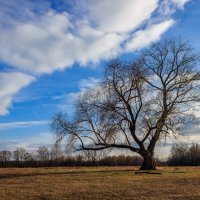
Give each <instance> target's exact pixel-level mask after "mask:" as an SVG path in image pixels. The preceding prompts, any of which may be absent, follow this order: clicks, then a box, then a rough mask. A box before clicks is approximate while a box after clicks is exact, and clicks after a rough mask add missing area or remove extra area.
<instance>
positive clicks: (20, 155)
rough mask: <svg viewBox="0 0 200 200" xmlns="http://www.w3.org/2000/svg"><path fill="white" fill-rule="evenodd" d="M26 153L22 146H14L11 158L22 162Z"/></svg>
mask: <svg viewBox="0 0 200 200" xmlns="http://www.w3.org/2000/svg"><path fill="white" fill-rule="evenodd" d="M26 153H27V151H26V149H24V148H22V147H19V148H16V150H15V151H14V152H13V158H14V159H15V160H16V161H20V162H23V161H25V157H26Z"/></svg>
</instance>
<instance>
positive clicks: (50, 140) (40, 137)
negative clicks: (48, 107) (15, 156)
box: [0, 132, 55, 151]
mask: <svg viewBox="0 0 200 200" xmlns="http://www.w3.org/2000/svg"><path fill="white" fill-rule="evenodd" d="M54 142H55V139H54V136H53V134H52V133H49V132H42V133H36V134H35V135H34V136H32V137H24V138H23V139H20V140H0V150H3V149H6V150H11V151H13V150H15V149H16V148H17V147H23V148H25V149H27V150H28V151H36V150H37V149H38V147H40V146H43V145H45V146H47V147H51V146H52V145H53V144H54Z"/></svg>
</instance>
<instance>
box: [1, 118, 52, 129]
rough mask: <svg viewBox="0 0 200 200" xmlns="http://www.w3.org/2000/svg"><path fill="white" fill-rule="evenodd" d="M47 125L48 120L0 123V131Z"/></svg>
mask: <svg viewBox="0 0 200 200" xmlns="http://www.w3.org/2000/svg"><path fill="white" fill-rule="evenodd" d="M48 124H49V121H48V120H43V121H24V122H9V123H0V130H5V129H12V128H26V127H30V126H38V125H48Z"/></svg>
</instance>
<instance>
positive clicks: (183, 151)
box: [168, 143, 200, 166]
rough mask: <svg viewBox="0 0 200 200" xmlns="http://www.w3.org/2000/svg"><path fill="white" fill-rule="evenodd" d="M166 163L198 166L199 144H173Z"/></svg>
mask: <svg viewBox="0 0 200 200" xmlns="http://www.w3.org/2000/svg"><path fill="white" fill-rule="evenodd" d="M168 165H171V166H200V145H199V144H197V143H196V144H192V145H190V146H189V145H187V144H184V143H179V144H175V145H173V146H172V148H171V154H170V156H169V158H168Z"/></svg>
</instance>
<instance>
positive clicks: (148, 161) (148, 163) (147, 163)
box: [140, 153, 156, 170]
mask: <svg viewBox="0 0 200 200" xmlns="http://www.w3.org/2000/svg"><path fill="white" fill-rule="evenodd" d="M142 157H143V159H144V160H143V163H142V165H141V167H140V170H156V165H155V160H154V157H153V155H152V154H150V153H147V154H145V155H142Z"/></svg>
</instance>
